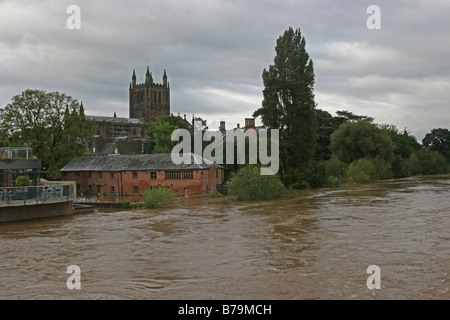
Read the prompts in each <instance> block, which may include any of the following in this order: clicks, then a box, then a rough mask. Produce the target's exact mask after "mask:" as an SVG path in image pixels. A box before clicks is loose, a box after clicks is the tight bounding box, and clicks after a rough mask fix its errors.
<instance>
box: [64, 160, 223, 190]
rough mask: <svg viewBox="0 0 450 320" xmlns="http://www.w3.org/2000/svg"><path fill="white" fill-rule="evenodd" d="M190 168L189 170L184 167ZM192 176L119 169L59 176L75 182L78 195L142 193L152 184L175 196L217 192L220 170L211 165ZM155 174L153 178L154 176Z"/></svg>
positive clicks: (221, 171)
mask: <svg viewBox="0 0 450 320" xmlns="http://www.w3.org/2000/svg"><path fill="white" fill-rule="evenodd" d="M187 171H189V170H187ZM191 171H192V172H193V175H192V179H166V178H165V171H163V170H160V171H157V170H156V171H122V172H79V173H78V174H77V173H76V172H67V173H65V174H64V173H63V175H62V178H63V179H64V180H68V181H75V182H76V184H77V191H78V194H80V193H82V194H85V195H87V194H92V195H96V194H97V193H100V194H102V195H103V194H122V195H123V196H133V195H142V194H143V193H144V192H145V191H146V190H148V189H150V188H151V187H156V188H169V189H170V190H171V191H172V192H173V193H174V194H175V195H176V196H177V197H183V196H193V195H202V194H210V193H212V192H217V188H216V186H217V184H222V182H223V169H216V168H215V167H210V168H209V169H206V170H191ZM155 175H156V178H155Z"/></svg>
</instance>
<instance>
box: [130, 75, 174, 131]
mask: <svg viewBox="0 0 450 320" xmlns="http://www.w3.org/2000/svg"><path fill="white" fill-rule="evenodd" d="M129 97H130V118H132V119H143V120H144V122H145V123H149V122H155V121H156V118H157V117H159V116H168V115H170V86H169V82H167V74H166V70H164V75H163V83H162V84H160V83H155V82H153V76H152V73H151V72H150V70H149V67H147V73H146V74H145V82H144V83H140V84H137V83H136V72H135V70H133V76H132V78H131V82H130V95H129Z"/></svg>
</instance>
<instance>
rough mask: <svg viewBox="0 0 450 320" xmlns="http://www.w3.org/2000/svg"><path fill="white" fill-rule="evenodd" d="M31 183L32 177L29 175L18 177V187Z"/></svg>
mask: <svg viewBox="0 0 450 320" xmlns="http://www.w3.org/2000/svg"><path fill="white" fill-rule="evenodd" d="M30 183H31V181H30V179H29V178H28V177H27V176H20V177H17V179H16V187H26V186H29V185H30Z"/></svg>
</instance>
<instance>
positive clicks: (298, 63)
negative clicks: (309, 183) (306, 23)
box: [253, 27, 317, 183]
mask: <svg viewBox="0 0 450 320" xmlns="http://www.w3.org/2000/svg"><path fill="white" fill-rule="evenodd" d="M305 46H306V41H305V38H304V37H303V36H302V34H301V32H300V29H297V30H293V29H292V28H291V27H290V28H289V29H288V30H286V31H285V32H284V34H283V35H282V36H280V37H279V38H278V39H277V43H276V47H275V52H276V56H275V58H274V64H273V65H270V66H269V69H268V70H267V69H264V71H263V74H262V78H263V83H264V91H263V95H264V99H263V102H262V107H261V108H259V109H257V110H256V111H255V112H254V113H253V116H254V117H258V116H260V117H261V120H262V122H263V124H264V126H265V127H266V128H270V129H279V130H280V164H281V168H280V172H281V175H282V178H283V180H284V181H285V182H286V183H293V182H296V181H298V180H299V179H303V178H304V173H305V171H306V170H307V167H308V165H309V164H310V161H311V160H312V158H313V156H314V153H315V148H316V140H317V137H316V126H317V124H316V115H315V108H316V103H315V101H314V81H315V76H314V67H313V62H312V60H311V58H310V56H309V55H308V53H307V52H306V49H305Z"/></svg>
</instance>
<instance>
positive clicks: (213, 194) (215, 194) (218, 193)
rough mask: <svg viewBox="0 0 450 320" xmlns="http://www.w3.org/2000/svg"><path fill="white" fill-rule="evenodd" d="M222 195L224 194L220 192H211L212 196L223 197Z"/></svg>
mask: <svg viewBox="0 0 450 320" xmlns="http://www.w3.org/2000/svg"><path fill="white" fill-rule="evenodd" d="M222 197H223V194H221V193H220V192H217V193H215V192H213V193H211V198H222Z"/></svg>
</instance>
